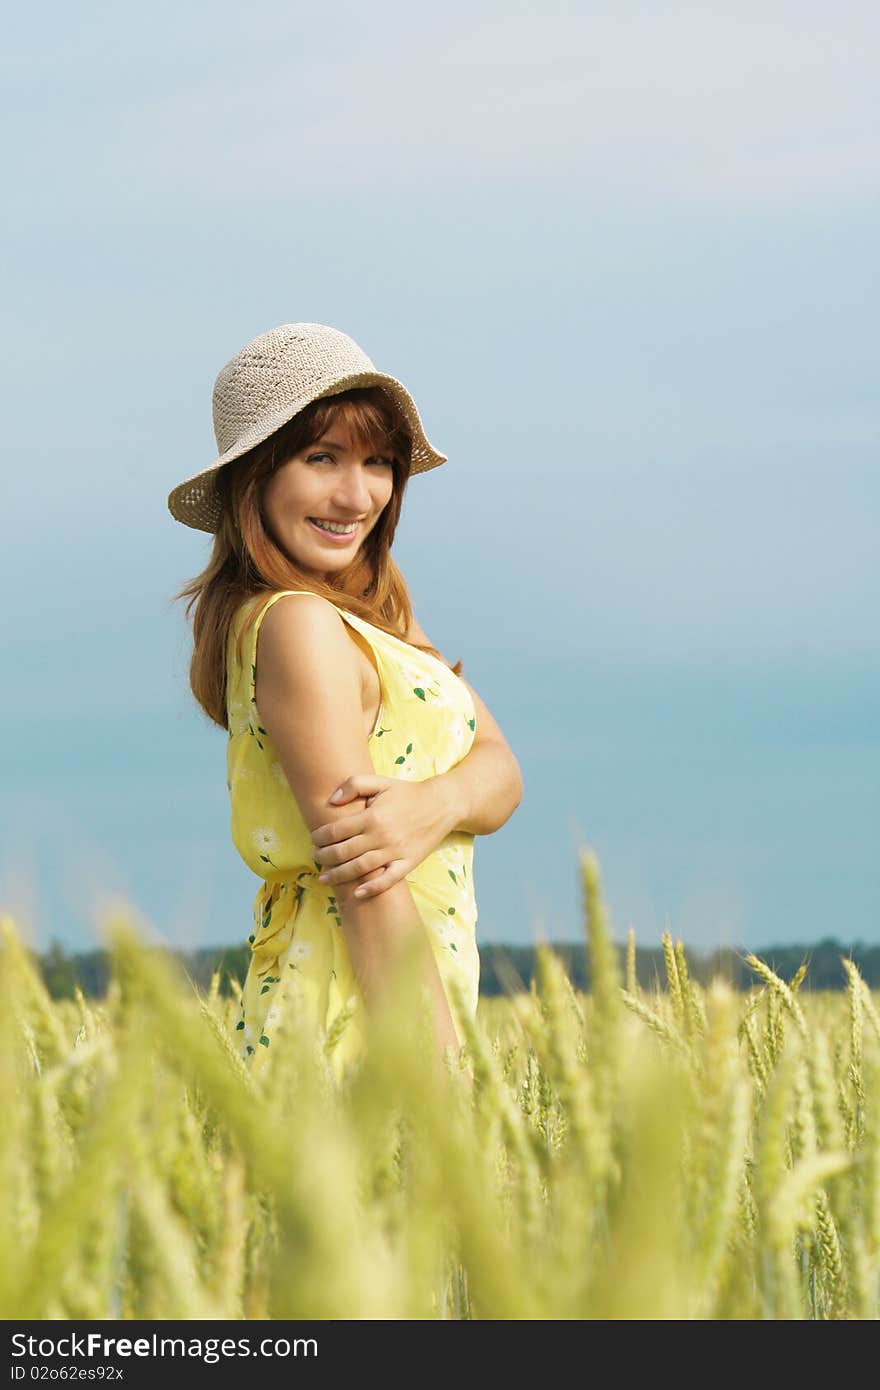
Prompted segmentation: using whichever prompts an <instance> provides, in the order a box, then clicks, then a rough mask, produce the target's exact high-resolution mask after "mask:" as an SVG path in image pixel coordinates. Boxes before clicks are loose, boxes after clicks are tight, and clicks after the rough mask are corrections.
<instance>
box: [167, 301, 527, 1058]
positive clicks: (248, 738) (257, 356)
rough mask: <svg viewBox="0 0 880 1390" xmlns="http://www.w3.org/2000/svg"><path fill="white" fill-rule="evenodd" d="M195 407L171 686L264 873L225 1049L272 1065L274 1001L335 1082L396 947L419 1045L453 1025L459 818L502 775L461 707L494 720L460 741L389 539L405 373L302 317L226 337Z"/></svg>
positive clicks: (454, 1032) (463, 848)
mask: <svg viewBox="0 0 880 1390" xmlns="http://www.w3.org/2000/svg"><path fill="white" fill-rule="evenodd" d="M214 421H215V429H216V432H217V443H218V448H219V449H220V455H219V457H218V459H217V460H216V461H215V462H214V463H213V464H212V465H210V467H209V468H207V469H204V470H203V471H202V472H201V473H200V474H197V475H196V476H195V477H194V478H190V479H188V480H186V481H185V482H184V483H181V484H179V485H178V486H177V487H176V488H175V489H174V490H173V491H172V493H171V494H170V496H169V499H168V505H169V508H170V510H171V512H172V514H173V515H174V516H175V518H176V519H177V520H179V521H182V522H183V523H184V524H186V525H190V526H195V527H197V528H198V529H202V530H208V531H211V532H213V534H214V548H213V553H212V556H211V559H210V562H209V564H208V566H207V568H206V569H205V570H204V571H203V573H202V574H200V575H199V576H197V578H196V579H194V580H193V581H191V583H190V584H188V585H187V586H186V587H185V588H184V589H182V590H181V591H180V593H179V594H178V595H177V597H179V598H183V597H189V599H190V604H189V608H192V606H193V604H195V605H196V612H195V617H194V622H193V631H194V648H193V657H192V663H191V669H190V684H191V687H192V690H193V693H194V695H195V697H196V699H197V700H198V702H199V704H200V705H201V706H202V708H203V709H204V710H205V711H206V712H207V713H208V715H209V716H210V717H211V718H212V719H213V720H214V721H215V722H216V723H217V724H219V725H221V726H222V727H223V728H224V729H226V730H227V731H228V739H227V787H228V790H229V794H230V799H231V808H232V838H233V842H234V844H235V846H236V848H237V850H238V852H239V853H240V855H241V856H242V858H243V859H244V861H245V863H247V864H248V865H249V867H250V868H251V869H253V871H254V873H256V874H257V875H258V876H259V878H260V879H261V880H262V883H261V887H260V888H259V890H258V892H257V895H256V899H255V902H254V924H253V930H252V932H251V934H250V936H249V938H248V940H249V942H250V945H251V948H252V951H251V960H250V966H249V970H248V975H247V979H246V981H245V984H244V988H243V992H242V998H241V1000H240V1007H239V1016H238V1020H237V1026H236V1036H237V1038H238V1040H239V1046H240V1049H241V1054H242V1056H243V1057H244V1058H245V1059H246V1060H247V1061H248V1063H249V1065H251V1066H257V1065H258V1066H265V1065H271V1063H270V1062H269V1061H268V1060H267V1059H269V1058H270V1057H271V1056H272V1055H274V1054H273V1053H271V1052H270V1050H269V1049H270V1045H271V1044H273V1043H274V1044H275V1048H276V1050H277V1046H278V1044H279V1042H280V1041H281V1040H282V1039H283V1038H284V1036H285V1032H286V1031H287V1029H288V1025H289V1023H290V1019H291V1011H294V1012H296V1013H297V1014H298V1015H300V1016H301V1017H302V1016H307V1017H308V1019H309V1021H310V1023H311V1025H312V1026H313V1027H314V1030H315V1033H316V1035H317V1036H319V1037H321V1038H323V1039H325V1040H326V1039H328V1038H329V1037H330V1036H331V1034H332V1035H333V1037H334V1046H333V1048H332V1055H331V1061H332V1065H333V1069H334V1072H335V1074H336V1076H337V1078H340V1079H341V1077H342V1076H343V1075H345V1074H346V1073H347V1070H348V1068H349V1066H351V1065H355V1064H356V1063H357V1061H358V1059H359V1058H360V1057H361V1056H362V1055H363V1049H364V1046H365V1042H366V1039H367V1037H368V1028H367V1021H368V1018H369V1016H370V1015H371V1013H372V1011H373V1009H374V1007H376V1006H377V1003H378V1001H379V1000H380V999H381V997H382V991H383V984H384V982H385V981H386V980H387V979H388V978H389V976H390V972H391V970H392V968H393V965H394V962H395V961H396V960H397V958H398V955H399V952H400V950H401V949H402V947H403V945H404V944H405V943H409V944H411V945H413V946H414V947H415V949H416V954H417V956H418V960H419V961H420V965H419V970H420V971H421V974H422V979H423V982H424V984H425V986H426V987H427V995H426V996H425V997H426V998H428V1000H429V1004H430V1018H431V1022H432V1025H433V1036H434V1039H435V1043H436V1051H437V1057H438V1062H440V1061H441V1059H442V1058H443V1056H444V1054H445V1053H446V1052H447V1051H448V1050H451V1052H452V1053H453V1054H457V1053H458V1052H459V1050H460V1048H461V1046H462V1044H463V1042H464V1035H465V1034H464V1021H463V1018H462V1015H461V1014H460V1012H459V1005H458V1004H457V1003H456V997H459V998H460V999H461V1000H463V1001H464V1003H463V1007H464V1008H465V1009H466V1010H467V1012H468V1013H471V1014H472V1013H473V1012H474V1011H475V1010H476V1007H477V998H478V984H479V954H478V951H477V944H476V921H477V906H476V899H475V896H474V887H473V871H472V864H473V840H474V834H475V833H491V831H492V830H494V829H496V828H498V826H499V825H501V824H503V823H504V822H505V821H506V820H507V818H508V817H509V816H510V814H511V813H512V811H513V809H514V808H515V806H516V805H517V804H518V803H519V799H520V796H521V791H522V783H521V778H520V776H519V768H518V766H517V764H516V760H515V759H514V757H513V754H512V753H511V751H510V749H509V748H508V746H507V744H506V742H505V741H504V739H503V736H501V734H500V730H499V729H498V727H497V725H495V724H494V721H493V720H492V719H491V716H490V715H489V713H488V710H486V709H485V706H483V705H482V702H479V704H480V707H481V709H482V710H483V711H485V716H486V720H487V723H491V725H492V726H493V728H492V730H491V731H490V734H489V737H488V738H486V737H485V736H484V731H483V730H482V729H481V730H480V736H479V738H478V733H477V725H478V713H477V706H478V697H477V696H476V692H473V691H472V690H471V688H470V687H469V686H468V685H467V684H466V683H465V682H464V680H463V679H461V675H460V672H461V663H460V662H457V663H456V664H455V665H454V666H450V665H449V664H448V663H447V662H445V661H444V660H443V658H442V657H441V656H440V654H439V652H437V651H436V649H434V648H433V647H431V645H430V644H429V643H428V642H427V640H426V639H424V634H423V633H422V632H421V629H420V628H418V625H417V624H416V622H415V618H414V616H413V613H412V606H411V603H410V600H409V596H408V593H407V588H406V584H405V581H404V579H403V576H402V574H401V572H400V570H399V569H398V567H397V565H396V564H395V562H394V560H393V558H392V556H391V553H390V551H391V543H392V541H393V539H394V535H395V532H396V528H397V524H398V521H399V518H400V513H401V506H402V501H403V496H404V493H405V490H406V486H407V484H408V481H409V479H410V477H411V476H412V475H413V474H414V473H417V472H423V471H425V470H426V469H428V468H433V467H436V466H438V465H439V464H441V463H443V462H445V456H444V455H442V454H438V453H437V452H436V450H434V449H433V448H432V446H431V445H430V444H429V443H428V441H427V439H426V437H425V434H424V431H423V429H422V425H421V420H420V418H419V415H418V412H417V410H416V407H415V404H414V402H413V401H412V398H411V397H410V395H409V393H408V392H407V391H406V389H405V387H403V386H402V385H401V383H400V382H398V381H397V380H396V379H395V378H393V377H389V376H387V375H385V374H384V373H380V372H377V371H376V369H375V368H374V367H373V364H372V363H371V362H370V360H369V358H368V357H367V356H366V355H365V354H364V353H363V352H362V350H361V349H360V348H359V347H358V346H357V344H355V343H354V342H353V341H352V340H351V339H350V338H348V337H347V335H345V334H343V333H340V332H339V331H338V330H336V329H332V328H327V327H325V326H323V325H318V324H286V325H282V327H281V328H278V329H273V330H272V331H271V332H269V333H267V334H263V335H261V336H260V337H259V338H256V339H254V340H253V341H252V342H251V343H249V344H248V345H247V346H246V347H245V348H244V349H242V351H241V352H240V353H238V354H237V355H236V357H234V358H233V359H232V361H231V362H230V363H228V364H227V365H226V367H224V368H223V370H222V371H221V372H220V374H219V375H218V377H217V382H216V384H215V388H214ZM281 600H284V601H283V602H282V601H281ZM188 611H189V610H188ZM420 639H424V640H420ZM478 742H479V745H480V762H479V768H478V769H475V774H474V776H468V775H463V773H464V768H465V766H466V764H467V761H468V759H469V758H470V757H471V755H472V754H473V753H474V752H475V750H476V745H477V743H478ZM353 780H354V781H359V782H360V783H361V787H362V790H361V789H359V790H358V791H357V792H352V781H353ZM340 785H341V786H342V788H343V798H342V800H343V803H345V804H334V802H333V801H332V800H331V793H332V792H333V791H334V788H337V787H339V786H340ZM474 825H478V826H479V827H480V829H478V830H475V829H474V828H472V827H473V826H474ZM324 860H326V869H327V870H329V873H326V872H325V873H324V874H323V875H322V870H324V869H325V864H324V862H323V861H324ZM328 877H329V878H330V879H331V880H332V881H331V882H328V881H327V880H328ZM371 884H372V885H373V888H372V891H371V889H370V885H371ZM358 887H361V888H364V889H366V890H367V893H368V897H367V898H365V899H363V900H360V899H359V898H358V897H356V896H355V890H356V889H357V888H358ZM453 976H454V977H455V978H456V980H457V983H458V986H459V991H457V992H450V990H449V982H450V980H451V979H452V977H453ZM413 1006H414V1005H413ZM408 1007H409V1006H408ZM340 1029H341V1032H340ZM440 1074H445V1073H443V1072H442V1066H441V1072H438V1075H440Z"/></svg>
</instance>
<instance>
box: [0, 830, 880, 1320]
mask: <svg viewBox="0 0 880 1390" xmlns="http://www.w3.org/2000/svg"><path fill="white" fill-rule="evenodd" d="M579 867H580V872H581V876H582V883H583V897H584V948H585V950H586V952H587V956H588V963H589V978H590V981H591V989H590V992H589V993H588V994H582V993H579V992H576V991H575V990H574V989H573V988H572V985H571V983H570V980H569V978H568V976H567V974H566V973H565V970H564V969H563V966H562V965H561V963H560V961H559V959H558V957H557V956H556V955H555V954H554V953H553V951H552V950H551V949H550V948H549V947H547V946H543V945H542V946H539V947H538V979H537V981H536V982H535V983H534V984H533V985H532V988H531V990H530V992H528V993H521V994H518V995H513V996H511V997H502V998H484V999H481V1001H480V1006H479V1010H478V1013H477V1017H476V1020H475V1021H474V1022H473V1023H471V1024H469V1027H468V1038H467V1045H466V1048H465V1050H464V1053H463V1055H462V1058H461V1059H460V1062H459V1064H458V1070H457V1071H456V1068H455V1067H453V1065H452V1063H451V1061H450V1063H449V1068H448V1081H447V1083H446V1084H445V1085H439V1084H436V1083H435V1084H432V1083H431V1080H430V1075H429V1073H428V1072H427V1070H426V1066H427V1063H426V1053H425V1048H424V1047H423V1046H419V1045H414V1042H413V1035H412V1034H411V1033H406V1032H405V1031H404V1026H403V1024H401V1022H400V1016H399V1013H397V1014H395V1013H393V1012H391V1011H389V1013H388V1015H387V1017H385V1018H384V1019H383V1020H382V1021H381V1023H380V1024H377V1026H376V1033H375V1037H374V1038H373V1040H372V1041H371V1044H370V1048H369V1051H368V1055H367V1056H366V1058H365V1059H364V1061H363V1064H362V1065H361V1066H360V1067H359V1068H357V1069H351V1070H350V1071H348V1072H346V1073H345V1075H344V1076H343V1078H342V1079H341V1080H339V1079H338V1078H337V1077H336V1076H335V1075H334V1072H333V1068H332V1066H331V1060H332V1056H333V1049H334V1047H335V1046H336V1044H337V1043H338V1039H339V1030H338V1029H337V1030H335V1032H334V1033H333V1034H331V1035H329V1036H321V1037H317V1038H316V1037H315V1036H314V1033H310V1034H309V1035H306V1034H305V1033H304V1032H302V1031H300V1032H296V1030H295V1028H294V1032H293V1033H292V1035H291V1036H292V1039H293V1041H292V1045H291V1046H289V1047H286V1048H284V1049H278V1050H277V1051H276V1052H275V1053H274V1055H273V1056H272V1057H271V1058H269V1057H268V1056H267V1057H266V1059H265V1062H266V1065H265V1067H264V1069H263V1070H262V1072H261V1073H260V1075H259V1077H257V1076H256V1075H254V1074H252V1073H251V1072H250V1071H249V1070H248V1068H247V1067H246V1066H245V1065H244V1064H243V1063H242V1062H241V1061H240V1060H239V1058H238V1055H237V1052H236V1049H235V1046H234V1043H233V1032H232V1030H233V1028H234V1024H235V1017H236V1004H237V995H236V994H233V995H232V996H231V997H230V996H224V995H223V994H221V992H220V989H219V976H218V975H215V976H214V978H213V980H212V982H211V987H210V989H209V990H207V991H205V992H200V991H199V990H198V989H197V988H196V986H195V985H194V984H193V983H192V982H191V981H190V980H189V979H188V978H186V976H185V975H184V973H183V972H182V971H181V970H175V969H174V968H173V966H172V964H171V963H170V958H169V956H168V954H167V953H166V952H162V951H158V950H156V949H155V948H153V947H151V946H148V945H147V943H146V942H145V941H144V940H143V938H142V936H141V935H140V934H139V932H138V929H137V926H136V924H135V921H134V919H133V916H132V915H131V914H127V913H126V911H125V910H124V909H122V908H120V909H114V910H113V911H111V912H109V913H108V914H107V916H106V919H105V920H104V921H103V923H102V930H103V932H104V934H105V937H106V940H107V942H108V944H109V945H110V947H111V949H112V952H113V976H112V981H111V987H110V989H109V991H108V993H107V995H106V996H105V997H104V998H102V999H100V1000H89V999H86V998H85V997H83V995H82V993H81V992H78V993H77V997H76V998H75V1000H61V1001H53V1000H52V999H50V997H49V996H48V994H47V992H46V990H45V988H44V986H43V983H42V979H41V977H40V974H39V971H38V969H37V968H36V967H35V965H34V962H33V958H32V956H31V954H30V952H28V951H27V950H26V949H25V948H24V945H23V943H22V940H21V936H20V933H19V931H18V930H17V927H16V924H15V922H14V921H13V920H12V919H11V918H9V917H5V918H2V919H0V925H2V949H0V993H2V1000H0V1030H2V1040H0V1068H2V1082H0V1084H2V1103H3V1124H2V1127H0V1169H2V1171H0V1205H2V1210H0V1247H2V1258H0V1316H2V1317H3V1318H4V1319H7V1320H12V1319H14V1320H19V1319H59V1318H60V1319H107V1318H111V1319H196V1318H198V1319H247V1320H249V1319H282V1318H283V1319H308V1318H321V1319H389V1320H390V1319H426V1318H428V1319H437V1318H475V1319H594V1318H602V1319H609V1318H612V1319H654V1318H700V1319H704V1318H708V1319H718V1318H736V1319H742V1318H876V1317H877V1316H878V1315H880V1018H878V1009H877V1000H876V998H874V997H872V994H871V992H870V991H869V989H868V988H867V986H866V985H865V983H864V981H863V980H862V979H861V977H860V976H859V974H858V972H857V970H856V968H855V966H854V965H853V964H852V962H851V961H848V960H846V959H843V958H842V959H841V973H842V982H843V980H844V979H845V983H846V990H845V992H843V991H842V992H841V993H839V994H836V995H835V994H810V992H809V986H808V982H807V984H806V987H804V984H805V971H804V969H803V968H802V969H801V970H799V971H798V974H797V975H796V976H795V977H794V978H793V979H791V980H787V981H786V980H783V979H781V978H779V977H778V976H776V975H775V974H774V973H773V971H772V970H771V969H770V968H769V967H768V966H767V965H766V964H765V963H764V962H763V961H761V960H759V959H756V958H755V957H748V961H749V965H750V967H751V969H752V971H753V973H754V987H753V988H752V989H751V990H750V991H749V992H748V993H747V994H743V993H737V992H735V991H734V990H733V989H732V988H731V987H730V986H729V985H728V984H726V983H724V982H723V981H722V980H720V979H716V980H714V981H712V982H711V983H709V984H708V986H707V987H706V988H702V987H701V986H700V985H698V984H697V983H696V982H695V981H693V980H692V979H691V978H690V976H689V973H688V966H687V959H686V955H685V951H684V949H683V947H682V944H681V942H675V943H674V942H673V941H672V938H671V936H670V935H669V934H668V933H667V934H666V935H665V936H664V938H663V947H664V954H665V964H666V981H665V987H664V988H662V989H660V988H658V989H655V990H652V991H650V992H649V991H647V990H645V989H643V988H640V987H639V985H638V984H637V981H636V973H635V940H634V937H633V933H632V932H630V934H629V940H628V949H627V952H626V957H625V961H623V962H621V963H619V956H618V952H617V949H616V947H615V946H614V944H613V942H612V938H611V934H610V930H609V925H608V919H607V913H606V908H605V904H604V901H603V897H602V890H601V883H600V874H599V866H598V863H597V861H596V859H595V856H594V855H593V854H592V852H590V851H585V852H584V853H583V854H582V856H581V859H580V865H579ZM342 1026H343V1027H344V1020H343V1021H342ZM468 1077H470V1078H472V1084H470V1085H468V1084H467V1078H468Z"/></svg>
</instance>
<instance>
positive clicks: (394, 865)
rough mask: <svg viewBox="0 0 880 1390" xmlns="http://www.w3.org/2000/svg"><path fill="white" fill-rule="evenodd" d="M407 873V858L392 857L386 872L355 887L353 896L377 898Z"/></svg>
mask: <svg viewBox="0 0 880 1390" xmlns="http://www.w3.org/2000/svg"><path fill="white" fill-rule="evenodd" d="M405 874H406V860H404V859H392V861H391V863H390V864H389V865H387V867H386V869H385V872H384V873H381V874H377V875H376V877H375V878H371V879H370V881H369V883H362V884H360V885H359V887H357V888H355V890H354V894H353V896H354V897H356V898H377V897H378V896H379V894H380V893H384V892H385V891H386V890H387V889H388V888H393V887H394V884H395V883H399V882H400V880H401V879H402V878H404V877H405Z"/></svg>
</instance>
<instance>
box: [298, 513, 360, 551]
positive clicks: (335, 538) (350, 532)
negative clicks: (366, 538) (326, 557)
mask: <svg viewBox="0 0 880 1390" xmlns="http://www.w3.org/2000/svg"><path fill="white" fill-rule="evenodd" d="M307 520H308V523H309V525H310V526H311V527H312V528H313V529H314V530H315V531H317V532H318V533H319V535H321V536H323V537H324V539H325V540H327V541H332V542H334V543H335V544H336V545H340V544H344V543H345V542H346V541H350V540H351V539H352V538H353V537H354V536H355V535H356V534H357V532H358V529H359V528H360V522H359V521H352V522H340V521H332V522H331V521H325V522H321V523H320V524H319V523H318V522H317V521H316V520H315V519H314V517H311V516H310V517H308V518H307Z"/></svg>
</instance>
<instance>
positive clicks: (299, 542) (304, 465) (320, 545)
mask: <svg viewBox="0 0 880 1390" xmlns="http://www.w3.org/2000/svg"><path fill="white" fill-rule="evenodd" d="M393 491H394V468H393V464H392V462H391V455H390V454H388V455H382V454H373V453H368V452H367V453H365V452H364V451H363V450H362V449H361V448H360V447H359V446H356V444H355V441H354V439H353V438H352V437H351V435H350V434H349V432H348V427H347V426H346V425H344V424H343V423H341V422H340V423H335V424H330V425H329V426H328V428H327V430H326V432H325V433H324V434H323V435H322V437H321V439H319V440H316V441H315V443H314V444H310V445H309V446H308V448H306V449H301V450H300V451H299V452H298V453H296V454H293V455H292V456H291V457H290V458H289V459H287V461H286V462H285V463H283V464H281V465H279V467H277V468H276V469H275V470H274V472H273V473H272V474H271V475H270V477H269V480H268V482H267V484H266V488H265V491H264V493H263V514H264V517H265V521H266V526H267V528H268V530H269V533H270V534H271V536H272V537H273V539H274V540H275V541H276V543H277V544H278V545H280V546H281V548H282V549H283V550H284V551H286V553H287V554H288V555H289V556H290V558H291V559H292V560H294V561H296V563H297V564H298V565H300V566H302V568H303V569H306V570H311V571H313V572H314V573H316V574H318V575H320V576H321V577H322V578H323V579H329V577H330V576H331V575H332V574H334V573H335V572H336V571H338V570H342V569H345V568H346V566H348V565H350V564H351V562H352V560H353V559H354V558H355V556H356V555H357V552H358V550H359V549H360V547H361V546H362V545H363V543H364V541H365V540H366V538H367V536H368V535H369V534H370V532H371V531H372V529H373V527H374V526H375V525H376V522H377V521H378V520H379V517H380V515H381V513H382V512H383V510H384V509H385V507H386V506H387V505H388V502H389V501H390V499H391V494H392V492H393ZM322 521H323V522H334V523H336V524H337V525H345V527H346V532H345V533H334V532H331V531H327V530H321V529H320V527H319V526H318V525H317V524H316V523H318V522H322ZM350 523H356V524H355V525H354V529H353V530H349V526H350Z"/></svg>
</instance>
